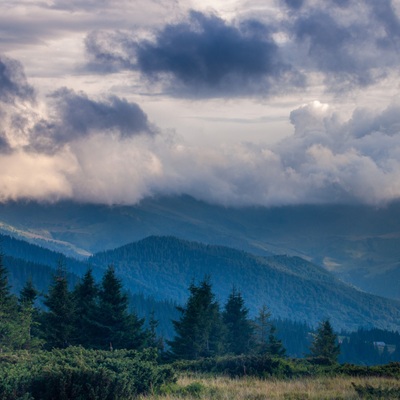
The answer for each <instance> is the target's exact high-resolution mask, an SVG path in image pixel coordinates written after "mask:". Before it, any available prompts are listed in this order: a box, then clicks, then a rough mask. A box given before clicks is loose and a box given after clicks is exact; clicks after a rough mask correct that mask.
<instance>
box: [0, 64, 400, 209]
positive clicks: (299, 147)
mask: <svg viewBox="0 0 400 400" xmlns="http://www.w3.org/2000/svg"><path fill="white" fill-rule="evenodd" d="M8 65H10V64H8ZM20 72H21V74H20V75H19V76H20V77H22V78H23V77H24V76H23V72H22V71H20ZM5 75H6V74H5ZM20 81H21V82H22V86H21V87H23V88H25V87H26V88H30V86H29V85H28V84H27V83H26V81H25V79H21V80H20ZM14 86H15V87H16V88H14ZM10 87H12V88H13V89H12V90H10V89H8V88H6V89H5V91H6V93H7V96H5V97H2V99H3V102H2V108H1V110H2V111H3V113H5V114H7V115H8V118H9V121H16V120H17V119H18V118H17V117H20V114H21V109H20V108H18V107H17V105H16V104H17V100H18V99H20V98H21V97H22V98H25V95H22V94H21V93H23V92H21V90H20V89H18V87H19V86H18V85H17V84H16V83H15V84H14V85H10ZM28 92H29V96H28V98H30V97H31V94H30V93H32V91H31V90H29V91H28ZM47 101H48V102H49V104H51V105H52V107H49V106H48V109H49V110H50V111H48V112H47V113H46V114H43V113H41V114H40V113H39V109H43V105H42V106H41V107H37V106H36V103H35V102H33V101H32V102H31V104H30V107H29V112H26V113H25V118H21V117H20V118H21V121H22V122H21V123H20V129H19V130H18V129H15V125H13V124H12V123H10V124H9V125H8V126H6V131H5V133H4V134H3V136H2V137H3V139H2V141H1V142H0V144H1V147H0V148H1V149H2V150H3V151H2V152H1V153H0V162H1V165H3V166H4V167H3V168H2V169H1V171H0V193H1V200H2V201H6V200H10V199H19V198H30V199H39V200H43V199H47V200H48V199H52V200H57V199H61V198H72V199H75V200H79V201H89V202H100V203H108V204H113V203H123V204H133V203H136V202H138V201H140V200H141V199H143V198H144V197H146V196H155V195H172V194H177V195H179V194H189V195H192V196H194V197H196V198H198V199H202V200H205V201H209V202H217V203H220V204H225V205H233V206H243V205H266V206H269V205H280V204H300V203H330V202H339V203H340V202H362V203H368V204H381V203H385V202H388V201H391V200H394V199H398V198H399V197H400V104H398V103H393V104H391V105H390V106H389V107H388V108H386V109H384V110H381V111H380V112H372V111H371V110H365V109H356V110H354V112H353V114H352V116H351V118H348V119H345V118H343V117H341V116H340V115H338V114H337V113H335V112H334V111H333V110H332V109H331V108H330V107H329V106H328V105H326V104H321V103H319V102H317V101H315V102H312V103H309V104H306V105H303V106H301V107H300V108H297V109H295V110H293V111H292V112H291V114H290V116H288V118H290V120H291V123H292V124H293V127H294V134H293V135H292V136H290V137H288V138H286V139H284V140H282V141H280V142H279V143H277V144H275V145H270V146H267V145H260V144H257V145H256V144H251V143H248V144H235V145H219V146H215V147H213V148H210V147H208V146H200V145H199V146H193V145H188V144H186V143H185V141H184V140H183V139H182V138H179V137H177V136H175V135H171V134H166V133H162V132H161V131H158V133H155V131H157V129H156V128H154V127H153V126H152V125H151V124H150V123H149V121H148V118H147V116H146V114H145V113H144V112H143V111H142V110H141V108H140V107H139V106H138V105H137V104H135V103H130V102H128V101H127V100H124V99H120V98H117V97H110V98H107V99H105V100H93V99H90V98H89V96H88V95H86V94H85V93H83V92H80V93H76V92H74V91H72V90H68V89H65V88H61V89H59V90H56V91H55V92H53V93H52V94H51V95H50V96H49V97H48V98H47ZM10 104H12V107H11V108H10ZM21 132H22V133H23V134H22V133H21Z"/></svg>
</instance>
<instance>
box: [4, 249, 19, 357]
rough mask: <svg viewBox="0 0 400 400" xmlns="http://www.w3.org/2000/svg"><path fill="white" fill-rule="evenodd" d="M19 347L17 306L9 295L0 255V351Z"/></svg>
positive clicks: (6, 277)
mask: <svg viewBox="0 0 400 400" xmlns="http://www.w3.org/2000/svg"><path fill="white" fill-rule="evenodd" d="M20 346H21V330H20V328H19V314H18V304H17V299H16V297H15V296H13V295H12V294H11V291H10V286H9V284H8V276H7V269H6V268H5V266H4V264H3V255H2V254H1V253H0V350H10V349H14V348H19V347H20Z"/></svg>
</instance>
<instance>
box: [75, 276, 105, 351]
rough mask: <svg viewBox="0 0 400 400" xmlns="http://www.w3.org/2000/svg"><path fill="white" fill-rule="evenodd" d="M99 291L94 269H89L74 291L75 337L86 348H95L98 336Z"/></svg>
mask: <svg viewBox="0 0 400 400" xmlns="http://www.w3.org/2000/svg"><path fill="white" fill-rule="evenodd" d="M98 294H99V289H98V286H97V285H96V282H95V280H94V277H93V273H92V269H89V270H88V271H87V272H86V273H85V275H84V276H83V279H82V281H81V282H79V283H78V284H77V285H76V286H75V289H74V291H73V298H74V302H75V320H74V321H75V323H74V325H75V336H76V343H78V344H80V345H82V346H84V347H93V346H94V343H93V338H94V337H95V336H96V330H97V328H98V324H97V321H96V318H97V315H99V314H98V313H97V300H98Z"/></svg>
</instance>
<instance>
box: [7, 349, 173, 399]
mask: <svg viewBox="0 0 400 400" xmlns="http://www.w3.org/2000/svg"><path fill="white" fill-rule="evenodd" d="M156 357H157V354H156V353H155V352H154V351H152V350H148V351H144V352H136V351H125V350H118V351H115V352H106V351H96V350H84V349H83V348H68V349H65V350H53V351H51V352H38V353H35V354H32V355H30V354H28V353H23V352H21V353H18V354H16V355H13V356H11V355H3V356H0V398H1V399H3V400H16V399H18V400H39V399H40V400H50V399H59V400H69V399H74V400H117V399H118V400H122V399H124V400H125V399H126V400H130V399H134V398H135V397H136V396H137V395H138V394H144V393H149V392H151V391H152V390H154V389H156V388H158V387H160V386H161V385H162V384H163V383H168V382H173V381H174V380H175V378H174V374H173V372H172V370H171V368H170V367H168V366H164V367H160V366H158V365H157V363H156Z"/></svg>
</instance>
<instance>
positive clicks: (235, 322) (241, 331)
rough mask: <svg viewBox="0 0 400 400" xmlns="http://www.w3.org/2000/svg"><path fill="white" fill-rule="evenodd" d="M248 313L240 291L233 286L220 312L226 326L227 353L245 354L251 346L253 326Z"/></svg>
mask: <svg viewBox="0 0 400 400" xmlns="http://www.w3.org/2000/svg"><path fill="white" fill-rule="evenodd" d="M248 313H249V310H248V309H247V308H246V307H245V305H244V300H243V297H242V295H241V293H240V292H237V291H236V290H235V288H233V289H232V292H231V294H230V295H229V297H228V301H227V303H226V304H225V309H224V312H223V314H222V318H223V322H224V325H225V328H226V329H225V330H226V335H225V346H226V351H227V352H228V353H231V354H236V355H239V354H246V353H249V351H250V349H251V348H252V346H253V343H252V337H253V326H252V324H251V321H250V320H249V318H248Z"/></svg>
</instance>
